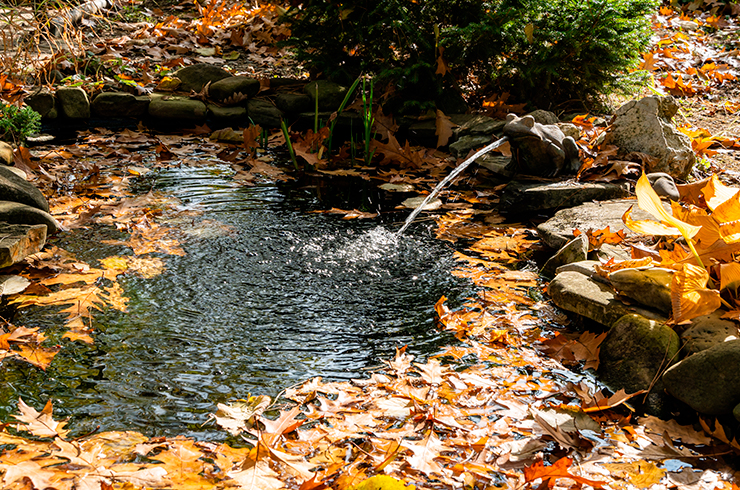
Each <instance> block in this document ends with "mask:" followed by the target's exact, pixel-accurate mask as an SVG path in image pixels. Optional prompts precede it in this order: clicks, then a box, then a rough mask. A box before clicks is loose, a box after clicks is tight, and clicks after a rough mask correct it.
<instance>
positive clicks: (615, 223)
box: [537, 199, 671, 249]
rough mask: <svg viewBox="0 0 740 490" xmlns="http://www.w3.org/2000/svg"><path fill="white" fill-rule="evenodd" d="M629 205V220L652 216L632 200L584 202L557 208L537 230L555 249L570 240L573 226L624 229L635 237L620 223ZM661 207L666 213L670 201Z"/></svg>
mask: <svg viewBox="0 0 740 490" xmlns="http://www.w3.org/2000/svg"><path fill="white" fill-rule="evenodd" d="M632 205H634V209H633V210H632V218H633V219H638V220H641V219H654V218H653V217H652V216H651V215H650V214H648V213H646V212H645V211H643V210H642V209H640V208H638V207H637V200H636V199H621V200H616V201H604V202H587V203H584V204H581V205H580V206H576V207H573V208H569V209H561V210H560V211H558V212H557V213H555V216H553V217H552V218H550V219H549V220H547V221H546V222H544V223H542V224H540V225H539V226H538V227H537V233H538V234H539V235H540V238H541V239H542V241H543V242H545V243H546V244H547V245H548V246H550V247H552V248H554V249H559V248H560V247H562V246H563V245H565V244H566V243H567V242H569V241H570V240H572V239H573V230H575V229H576V228H577V229H579V230H581V231H583V232H585V231H587V230H589V229H592V230H601V229H603V228H605V227H607V226H608V227H609V230H610V231H611V232H612V233H616V232H617V231H619V230H624V232H625V236H627V237H635V236H638V235H637V234H636V233H634V232H632V231H630V230H629V229H627V227H626V226H624V223H623V222H622V215H623V214H624V212H625V211H627V208H629V207H630V206H632ZM663 206H664V207H665V208H666V210H668V212H670V209H671V207H670V204H668V203H663Z"/></svg>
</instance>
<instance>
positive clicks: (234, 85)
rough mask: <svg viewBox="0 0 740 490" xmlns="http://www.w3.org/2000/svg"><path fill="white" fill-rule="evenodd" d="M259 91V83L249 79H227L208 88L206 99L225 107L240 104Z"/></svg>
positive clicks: (240, 77)
mask: <svg viewBox="0 0 740 490" xmlns="http://www.w3.org/2000/svg"><path fill="white" fill-rule="evenodd" d="M259 91H260V82H259V80H256V79H254V78H250V77H244V76H239V77H228V78H223V79H221V80H218V81H216V82H213V83H212V84H211V85H210V86H209V87H208V97H209V98H210V99H211V100H215V101H217V102H220V103H222V104H225V105H237V104H242V105H243V102H244V101H245V100H246V99H249V98H252V97H254V96H255V95H257V93H258V92H259Z"/></svg>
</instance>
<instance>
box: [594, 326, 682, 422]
mask: <svg viewBox="0 0 740 490" xmlns="http://www.w3.org/2000/svg"><path fill="white" fill-rule="evenodd" d="M679 348H680V341H679V339H678V334H676V332H675V331H673V329H672V328H670V327H668V326H666V325H665V324H664V323H662V322H656V321H654V320H651V319H648V318H645V317H643V316H641V315H625V316H623V317H622V318H620V319H619V320H617V321H616V322H615V323H614V324H613V325H612V327H611V329H609V333H608V334H607V336H606V339H604V342H602V343H601V349H600V350H599V369H598V373H599V379H600V380H602V381H603V382H604V383H606V385H607V386H609V387H610V388H611V389H612V390H615V391H616V390H620V389H624V390H625V391H626V392H627V393H635V392H637V391H640V390H650V391H651V393H654V394H655V395H657V396H653V397H652V399H649V400H648V404H649V405H652V406H651V408H652V410H651V411H653V413H660V412H661V411H662V405H663V403H662V400H661V397H660V394H662V393H663V388H664V387H663V385H662V383H661V382H660V374H661V373H662V372H663V371H664V370H665V369H666V368H668V367H669V366H670V365H672V364H674V363H675V362H676V360H677V358H678V350H679Z"/></svg>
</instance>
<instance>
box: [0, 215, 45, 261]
mask: <svg viewBox="0 0 740 490" xmlns="http://www.w3.org/2000/svg"><path fill="white" fill-rule="evenodd" d="M45 243H46V225H14V224H9V223H5V222H0V267H9V266H11V265H13V264H17V263H18V262H20V261H21V260H23V259H25V258H26V257H28V256H29V255H31V254H35V253H36V252H39V251H40V250H41V248H42V247H43V246H44V244H45Z"/></svg>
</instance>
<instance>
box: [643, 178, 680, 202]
mask: <svg viewBox="0 0 740 490" xmlns="http://www.w3.org/2000/svg"><path fill="white" fill-rule="evenodd" d="M646 177H647V178H648V181H649V182H650V185H651V186H652V187H653V190H654V191H655V193H656V194H657V195H659V196H661V197H667V198H668V199H670V200H671V201H678V200H680V199H681V194H679V192H678V188H677V187H676V181H675V180H673V177H671V176H670V175H668V174H666V173H663V172H654V173H652V174H647V175H646Z"/></svg>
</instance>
